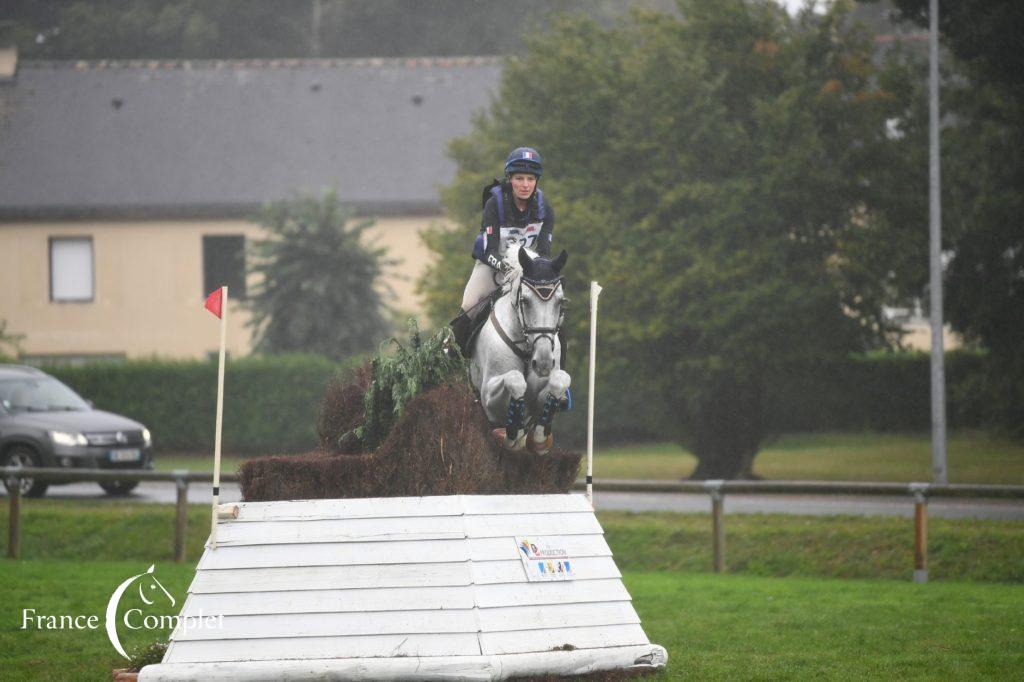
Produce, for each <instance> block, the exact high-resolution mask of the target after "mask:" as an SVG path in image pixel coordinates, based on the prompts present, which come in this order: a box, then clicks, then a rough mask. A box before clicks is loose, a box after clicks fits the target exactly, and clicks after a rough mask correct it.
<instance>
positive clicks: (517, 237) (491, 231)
mask: <svg viewBox="0 0 1024 682" xmlns="http://www.w3.org/2000/svg"><path fill="white" fill-rule="evenodd" d="M492 198H493V199H494V201H495V206H496V208H497V214H498V215H497V218H498V220H497V227H495V226H487V227H484V228H482V229H481V231H480V234H478V235H477V238H476V242H475V243H474V244H473V258H475V259H477V260H479V261H482V262H484V263H487V264H488V265H490V266H491V267H492V268H494V269H496V270H500V269H501V261H502V259H503V258H504V257H505V252H506V251H507V250H508V246H509V244H512V243H518V244H521V245H523V246H525V247H526V248H528V249H530V250H532V251H534V252H535V253H537V254H539V255H542V256H547V255H548V254H550V253H551V231H552V221H551V220H549V218H551V217H552V216H550V215H549V214H550V207H549V206H548V205H547V202H546V201H545V200H544V192H543V191H541V189H540V188H539V187H538V188H537V190H536V191H535V192H534V194H533V196H532V197H531V198H530V202H529V204H528V205H527V208H526V211H525V212H524V213H523V214H522V216H521V220H519V221H515V220H511V219H510V215H509V214H510V213H511V211H510V210H509V208H508V205H507V204H508V201H509V197H508V187H507V186H506V185H504V184H502V183H501V182H500V181H498V180H495V181H494V182H492V183H491V184H490V185H488V186H487V187H485V188H484V192H483V206H484V208H486V206H487V202H488V200H490V199H492ZM516 223H519V224H516ZM545 224H547V229H545ZM495 230H497V233H495Z"/></svg>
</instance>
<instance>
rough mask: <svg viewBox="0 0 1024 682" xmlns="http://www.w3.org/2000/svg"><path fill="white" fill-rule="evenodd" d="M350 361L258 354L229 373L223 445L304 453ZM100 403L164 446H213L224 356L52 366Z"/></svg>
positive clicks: (157, 445) (243, 449) (171, 448)
mask: <svg viewBox="0 0 1024 682" xmlns="http://www.w3.org/2000/svg"><path fill="white" fill-rule="evenodd" d="M345 369H346V365H339V364H337V363H335V362H332V361H330V360H327V359H326V358H323V357H320V356H314V355H279V356H265V357H260V356H254V357H248V358H243V359H239V360H231V361H228V362H227V364H226V366H225V372H224V425H223V428H224V434H223V449H224V451H225V452H227V453H240V454H242V453H244V454H272V453H295V452H305V451H308V450H310V449H312V448H313V447H314V446H315V445H316V442H317V439H316V418H317V413H318V411H319V409H320V402H321V400H322V399H323V395H324V389H325V388H326V386H327V383H328V381H330V379H331V378H332V377H333V376H334V375H335V374H336V373H338V372H341V371H344V370H345ZM45 370H46V371H47V372H49V373H50V374H52V375H54V376H55V377H57V378H58V379H60V380H61V381H63V382H64V383H66V384H68V385H69V386H71V387H72V388H74V389H75V391H77V392H78V393H79V394H80V395H82V396H83V397H85V398H87V399H89V400H91V401H93V404H94V406H95V407H96V408H97V409H102V410H108V411H110V412H117V413H119V414H123V415H125V416H128V417H131V418H132V419H137V420H138V421H140V422H142V423H143V424H145V425H146V426H148V427H149V429H150V431H151V432H152V433H153V445H154V448H155V449H157V450H160V451H165V452H166V451H180V452H212V451H213V439H214V427H215V418H216V405H217V363H216V362H205V361H192V360H158V359H151V360H130V361H128V362H123V363H111V362H103V363H91V364H86V365H81V366H59V367H46V368H45Z"/></svg>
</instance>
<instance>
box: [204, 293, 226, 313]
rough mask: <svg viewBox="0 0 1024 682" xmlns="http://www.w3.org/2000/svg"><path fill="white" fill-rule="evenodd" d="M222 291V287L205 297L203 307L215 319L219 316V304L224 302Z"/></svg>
mask: <svg viewBox="0 0 1024 682" xmlns="http://www.w3.org/2000/svg"><path fill="white" fill-rule="evenodd" d="M223 294H224V289H223V287H222V288H220V289H217V290H216V291H214V292H213V293H212V294H210V295H209V296H207V297H206V304H205V305H204V306H203V307H205V308H206V309H207V310H209V311H210V312H211V313H213V314H214V315H216V316H217V317H220V316H221V304H222V303H223V302H224V298H223Z"/></svg>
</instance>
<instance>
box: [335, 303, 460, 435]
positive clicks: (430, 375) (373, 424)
mask: <svg viewBox="0 0 1024 682" xmlns="http://www.w3.org/2000/svg"><path fill="white" fill-rule="evenodd" d="M388 346H390V347H392V348H393V350H392V352H390V353H388V352H385V351H386V350H387V347H388ZM448 348H453V349H456V350H455V352H454V353H453V354H452V355H449V354H448V353H447V352H446V349H448ZM370 371H371V377H372V379H371V381H370V387H369V389H368V390H367V392H366V397H365V398H364V401H363V404H364V407H365V411H366V416H365V421H364V422H363V425H362V426H359V427H357V428H356V429H354V430H353V433H354V434H355V436H356V437H357V438H358V439H359V442H360V443H362V445H363V449H364V450H366V451H372V450H374V449H375V448H376V447H377V446H378V445H380V444H381V443H382V442H383V441H384V439H385V438H387V435H388V433H389V432H390V431H391V427H392V426H393V425H394V424H395V422H396V421H398V418H399V417H401V416H402V411H403V410H404V408H405V406H406V404H407V403H408V402H409V401H410V400H412V398H413V397H414V396H416V395H417V394H419V393H421V392H422V391H425V390H427V389H428V388H431V387H433V386H438V385H440V384H443V383H445V382H448V381H452V380H453V379H456V378H458V377H463V378H465V377H466V373H465V372H466V361H465V360H464V359H463V358H462V356H461V355H459V354H458V350H457V344H456V343H455V339H454V337H453V335H452V330H451V328H450V327H442V328H441V330H440V331H438V332H437V333H435V334H434V335H433V336H428V337H427V338H426V339H424V338H423V337H422V335H421V334H420V330H419V326H418V325H417V324H416V320H415V319H410V320H409V344H408V346H405V345H402V343H400V342H399V341H398V339H396V338H391V339H389V340H388V341H387V342H386V343H385V348H384V349H382V351H381V352H380V353H378V354H377V355H376V356H374V358H373V359H372V360H371V362H370Z"/></svg>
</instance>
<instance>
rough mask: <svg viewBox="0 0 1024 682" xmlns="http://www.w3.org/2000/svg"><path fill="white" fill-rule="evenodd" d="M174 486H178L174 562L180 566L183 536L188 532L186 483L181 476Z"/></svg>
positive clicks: (182, 555) (182, 558)
mask: <svg viewBox="0 0 1024 682" xmlns="http://www.w3.org/2000/svg"><path fill="white" fill-rule="evenodd" d="M175 473H179V472H175ZM180 473H185V472H180ZM175 484H176V485H177V486H178V499H177V502H176V504H175V512H176V518H175V522H174V561H175V562H177V563H179V564H180V563H182V562H184V561H185V535H186V531H187V530H188V481H186V480H185V477H184V476H182V477H180V478H178V479H176V480H175Z"/></svg>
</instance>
